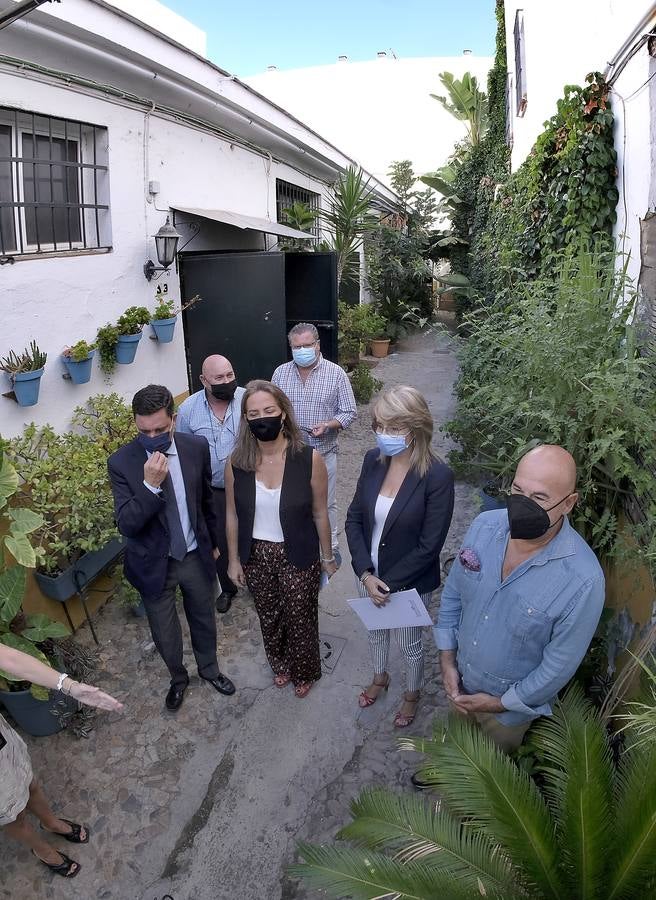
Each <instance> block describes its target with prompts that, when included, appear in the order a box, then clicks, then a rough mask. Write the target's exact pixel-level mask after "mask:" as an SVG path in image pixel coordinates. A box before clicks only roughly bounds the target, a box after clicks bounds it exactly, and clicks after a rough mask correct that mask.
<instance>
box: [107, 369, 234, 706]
mask: <svg viewBox="0 0 656 900" xmlns="http://www.w3.org/2000/svg"><path fill="white" fill-rule="evenodd" d="M173 409H174V404H173V395H172V394H171V392H170V391H169V389H168V388H166V387H163V386H162V385H158V384H149V385H148V387H145V388H142V389H141V390H140V391H137V393H136V394H135V395H134V398H133V400H132V412H133V414H134V421H135V425H136V426H137V431H138V435H137V437H136V438H135V440H133V441H131V442H130V443H129V444H126V445H125V446H124V447H121V448H120V449H119V450H117V451H116V453H113V454H112V456H110V458H109V461H108V464H107V465H108V469H109V477H110V481H111V484H112V491H113V494H114V508H115V514H116V521H117V523H118V528H119V531H120V532H121V534H123V535H124V536H125V537H126V538H127V539H128V541H127V547H126V549H125V563H124V568H125V576H126V578H127V579H128V581H129V582H130V584H132V585H134V587H135V588H136V589H137V590H138V591H139V593H140V594H141V596H142V598H143V602H144V606H145V607H146V612H147V614H148V622H149V624H150V630H151V633H152V636H153V640H154V642H155V646H156V647H157V649H158V650H159V652H160V655H161V657H162V659H163V660H164V662H165V663H166V665H167V666H168V669H169V672H170V673H171V687H170V689H169V692H168V694H167V695H166V707H167V709H169V710H171V711H175V710H177V709H179V708H180V706H181V705H182V701H183V698H184V692H185V690H186V688H187V685H188V684H189V675H188V674H187V670H186V668H185V666H184V664H183V661H182V630H181V627H180V619H179V618H178V613H177V610H176V604H175V594H176V589H177V587H178V586H179V587H180V589H181V591H182V600H183V604H184V610H185V615H186V617H187V622H188V623H189V631H190V633H191V643H192V646H193V649H194V656H195V657H196V663H197V665H198V674H199V675H200V677H201V678H203V679H204V680H205V681H208V682H209V683H210V684H211V685H212V686H213V687H214V688H215V689H216V690H217V691H219V693H221V694H234V692H235V686H234V684H233V683H232V681H230V679H229V678H226V676H225V675H222V674H221V673H220V672H219V666H218V662H217V658H216V621H215V618H214V609H213V602H212V601H213V596H214V594H213V591H214V582H215V580H216V565H215V560H216V557H217V556H218V553H219V551H218V548H217V545H218V543H219V535H218V528H219V523H218V521H217V518H216V512H215V506H214V497H213V495H212V470H211V466H210V451H209V446H208V443H207V441H206V439H205V438H204V437H197V436H196V435H189V434H177V435H176V436H175V439H174V437H173V433H174V422H175V416H174V412H173Z"/></svg>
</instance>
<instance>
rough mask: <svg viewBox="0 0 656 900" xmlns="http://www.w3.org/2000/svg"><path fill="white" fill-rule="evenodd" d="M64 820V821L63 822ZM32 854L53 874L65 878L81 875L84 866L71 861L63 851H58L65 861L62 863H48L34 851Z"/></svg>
mask: <svg viewBox="0 0 656 900" xmlns="http://www.w3.org/2000/svg"><path fill="white" fill-rule="evenodd" d="M63 821H64V819H62V822H63ZM32 853H34V855H35V856H36V858H37V859H38V860H39V862H40V863H43V865H44V866H47V867H48V868H49V869H50V870H51V872H55V873H56V874H57V875H62V876H63V877H64V878H75V876H76V875H77V874H78V873H79V871H80V869H81V868H82V866H81V865H80V864H79V862H76V861H75V860H74V859H71V858H70V857H69V856H66V854H65V853H62V852H61V850H58V851H57V853H59V855H60V856H61V858H62V859H63V860H64V861H63V862H61V863H57V864H55V863H47V862H46V861H45V860H43V859H41V857H40V856H39V855H38V854H37V853H35V852H34V850H32ZM73 866H77V869H74V868H73Z"/></svg>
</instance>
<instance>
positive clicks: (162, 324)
mask: <svg viewBox="0 0 656 900" xmlns="http://www.w3.org/2000/svg"><path fill="white" fill-rule="evenodd" d="M177 318H178V310H177V309H175V305H174V301H173V300H171V299H166V298H165V297H164V296H160V298H159V301H158V303H157V306H156V307H155V310H154V312H153V315H152V318H151V320H150V324H151V326H152V329H153V331H154V332H155V337H156V338H157V340H158V341H159V342H160V344H170V343H171V341H172V340H173V333H174V331H175V322H176V319H177Z"/></svg>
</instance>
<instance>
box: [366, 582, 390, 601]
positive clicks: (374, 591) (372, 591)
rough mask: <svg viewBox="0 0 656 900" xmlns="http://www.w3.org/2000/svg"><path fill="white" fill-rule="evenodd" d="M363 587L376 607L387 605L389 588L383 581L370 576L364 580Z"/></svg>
mask: <svg viewBox="0 0 656 900" xmlns="http://www.w3.org/2000/svg"><path fill="white" fill-rule="evenodd" d="M364 586H365V590H366V591H367V593H368V594H369V596H370V597H371V599H372V600H373V602H374V603H375V604H376V606H385V604H386V603H389V598H390V590H389V586H388V585H386V584H385V582H384V581H381V580H380V578H377V577H376V576H375V575H370V576H369V577H368V578H367V579H366V581H365V583H364Z"/></svg>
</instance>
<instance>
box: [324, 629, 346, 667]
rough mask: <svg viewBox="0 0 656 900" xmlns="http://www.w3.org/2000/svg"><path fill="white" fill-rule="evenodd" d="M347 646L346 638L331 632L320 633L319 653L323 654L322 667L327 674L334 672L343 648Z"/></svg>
mask: <svg viewBox="0 0 656 900" xmlns="http://www.w3.org/2000/svg"><path fill="white" fill-rule="evenodd" d="M345 646H346V640H345V638H340V637H334V636H333V635H331V634H320V635H319V653H320V654H321V669H322V671H323V672H325V673H326V674H327V675H330V674H331V672H334V670H335V666H336V665H337V663H338V661H339V658H340V656H341V655H342V650H343V649H344V647H345Z"/></svg>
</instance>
